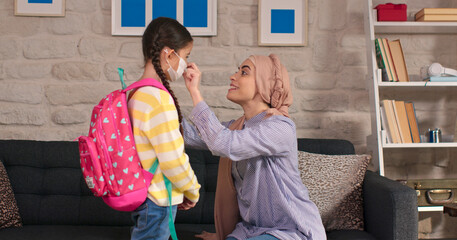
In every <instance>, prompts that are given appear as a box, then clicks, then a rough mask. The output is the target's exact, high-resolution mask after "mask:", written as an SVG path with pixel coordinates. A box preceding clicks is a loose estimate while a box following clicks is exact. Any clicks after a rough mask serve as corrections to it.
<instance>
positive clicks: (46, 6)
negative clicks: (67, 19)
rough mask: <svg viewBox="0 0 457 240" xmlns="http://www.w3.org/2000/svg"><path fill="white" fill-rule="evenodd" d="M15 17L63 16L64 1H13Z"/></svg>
mask: <svg viewBox="0 0 457 240" xmlns="http://www.w3.org/2000/svg"><path fill="white" fill-rule="evenodd" d="M14 15H16V16H49V17H63V16H65V0H14Z"/></svg>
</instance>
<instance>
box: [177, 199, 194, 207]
mask: <svg viewBox="0 0 457 240" xmlns="http://www.w3.org/2000/svg"><path fill="white" fill-rule="evenodd" d="M196 204H197V203H194V202H192V201H190V200H189V199H187V198H186V197H184V200H183V202H182V203H181V204H179V205H178V210H189V209H191V208H193V207H195V205H196Z"/></svg>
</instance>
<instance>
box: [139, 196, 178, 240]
mask: <svg viewBox="0 0 457 240" xmlns="http://www.w3.org/2000/svg"><path fill="white" fill-rule="evenodd" d="M176 210H177V206H176V205H175V206H172V212H173V219H175V217H176ZM169 212H170V209H169V207H160V206H157V205H156V204H155V203H154V202H153V201H151V200H150V199H149V198H146V201H145V202H144V203H143V204H142V205H141V206H139V207H138V208H137V209H136V210H135V211H133V212H132V220H133V222H134V224H135V225H133V227H132V231H131V234H132V236H131V239H132V240H140V239H154V240H168V238H169V237H170V229H169V227H168V214H169Z"/></svg>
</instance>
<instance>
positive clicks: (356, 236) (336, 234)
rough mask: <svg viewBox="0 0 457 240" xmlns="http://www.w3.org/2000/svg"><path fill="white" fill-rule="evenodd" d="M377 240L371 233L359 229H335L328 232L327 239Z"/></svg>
mask: <svg viewBox="0 0 457 240" xmlns="http://www.w3.org/2000/svg"><path fill="white" fill-rule="evenodd" d="M347 239H351V240H376V238H374V237H373V236H372V235H371V234H369V233H367V232H363V231H359V230H335V231H331V232H327V240H347Z"/></svg>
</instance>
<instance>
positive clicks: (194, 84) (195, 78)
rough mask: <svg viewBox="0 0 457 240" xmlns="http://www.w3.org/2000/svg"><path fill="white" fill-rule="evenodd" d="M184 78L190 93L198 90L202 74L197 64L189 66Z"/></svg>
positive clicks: (189, 64)
mask: <svg viewBox="0 0 457 240" xmlns="http://www.w3.org/2000/svg"><path fill="white" fill-rule="evenodd" d="M183 77H184V80H185V82H186V87H187V90H189V92H191V91H194V90H198V88H199V85H200V80H201V72H200V69H198V67H197V65H196V64H195V63H188V64H187V69H186V71H185V72H184V74H183Z"/></svg>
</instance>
